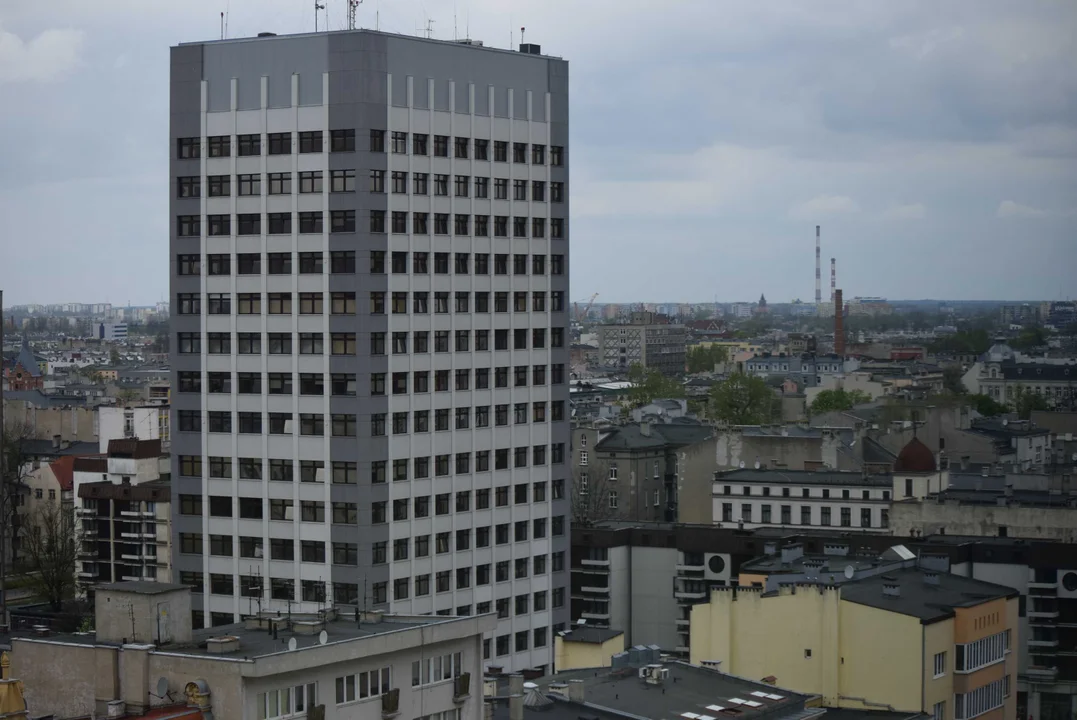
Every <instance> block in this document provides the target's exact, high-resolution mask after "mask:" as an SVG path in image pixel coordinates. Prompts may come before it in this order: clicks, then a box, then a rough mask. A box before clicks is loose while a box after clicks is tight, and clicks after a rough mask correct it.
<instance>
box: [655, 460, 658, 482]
mask: <svg viewBox="0 0 1077 720" xmlns="http://www.w3.org/2000/svg"><path fill="white" fill-rule="evenodd" d="M654 477H655V479H658V461H657V460H655V461H654Z"/></svg>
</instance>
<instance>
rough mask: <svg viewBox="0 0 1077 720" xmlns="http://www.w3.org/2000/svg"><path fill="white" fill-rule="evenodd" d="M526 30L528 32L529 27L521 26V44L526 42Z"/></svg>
mask: <svg viewBox="0 0 1077 720" xmlns="http://www.w3.org/2000/svg"><path fill="white" fill-rule="evenodd" d="M525 32H527V28H525V27H522V28H520V44H521V45H523V44H524V33H525Z"/></svg>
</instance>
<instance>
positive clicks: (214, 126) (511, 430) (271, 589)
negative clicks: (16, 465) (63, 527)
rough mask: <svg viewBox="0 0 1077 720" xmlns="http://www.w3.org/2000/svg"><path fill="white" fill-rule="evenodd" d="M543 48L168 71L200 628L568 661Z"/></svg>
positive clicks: (511, 665) (563, 195) (562, 223)
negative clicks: (330, 630) (465, 643)
mask: <svg viewBox="0 0 1077 720" xmlns="http://www.w3.org/2000/svg"><path fill="white" fill-rule="evenodd" d="M538 50H539V48H538V46H535V45H524V46H522V47H521V52H509V51H504V50H496V49H491V48H483V47H479V46H476V45H463V44H460V43H453V42H442V41H432V40H427V39H423V38H415V37H410V36H396V35H389V34H385V33H377V32H371V31H347V32H338V33H328V34H318V35H311V34H307V35H297V36H288V37H275V36H267V37H259V38H245V39H240V40H227V41H221V42H207V43H192V44H185V45H180V46H178V47H175V48H173V49H172V76H171V82H172V95H171V97H172V107H171V128H170V148H169V152H170V155H171V157H172V161H171V168H170V174H171V182H172V188H173V192H172V201H171V214H172V215H173V222H172V237H171V248H170V252H171V262H172V278H171V292H172V306H171V309H172V311H173V314H172V319H171V323H170V327H171V329H172V332H173V333H174V335H173V343H172V357H171V367H172V369H173V372H174V378H173V383H172V387H173V397H172V402H173V404H174V406H175V408H176V411H175V412H176V418H177V426H176V427H175V428H173V430H174V433H173V438H172V441H173V446H172V452H173V459H174V460H173V473H172V477H173V486H172V487H173V490H174V492H175V493H176V495H178V496H179V497H178V501H177V503H176V506H177V507H180V508H189V509H190V510H189V512H183V511H182V510H181V511H180V512H179V514H177V515H176V516H175V528H176V536H177V542H176V545H177V548H178V553H177V557H176V567H177V568H178V569H179V570H180V571H181V572H185V573H194V574H197V575H200V576H201V577H202V578H203V587H204V588H205V590H206V591H205V592H200V593H196V594H195V597H194V604H195V609H196V610H197V611H198V612H201V613H203V615H202V616H201V617H203V618H204V620H205V621H206V622H207V623H210V624H216V623H222V622H231V621H233V620H234V619H237V618H239V617H240V616H242V615H243V614H245V613H247V612H248V611H249V608H250V606H251V597H253V596H257V598H258V600H259V602H260V603H261V606H262V607H263V608H267V609H272V610H279V611H281V612H287V611H289V610H290V611H292V612H297V611H299V612H302V611H315V610H317V609H318V608H320V607H322V606H323V605H324V603H325V602H326V600H327V599H329V600H332V601H334V602H336V603H337V604H340V605H348V606H358V607H363V608H368V607H372V608H381V609H386V610H390V611H393V612H401V613H414V614H422V613H438V614H452V613H455V614H461V615H466V614H483V613H487V612H491V611H496V612H497V614H498V619H499V621H498V624H497V629H496V630H495V631H493V632H491V633H490V636H489V637H488V638H487V641H486V645H487V650H488V657H489V660H490V662H491V663H493V664H497V665H501V666H503V667H505V668H507V669H516V668H529V667H546V666H548V665H549V664H550V663H551V660H552V658H551V656H552V647H553V642H552V636H553V634H554V633H555V632H556V631H557V630H558V629H559V628H563V627H564V625H565V623H566V622H567V617H568V607H567V600H566V587H567V585H568V572H567V569H568V567H567V566H568V563H567V551H568V515H569V507H568V500H567V497H568V495H567V487H566V486H567V485H568V484H569V472H568V469H567V464H566V462H565V455H566V450H567V444H568V441H569V427H568V412H567V410H568V409H567V401H568V384H567V380H568V378H567V373H566V366H567V365H568V362H569V347H568V339H567V337H566V336H567V334H568V332H567V330H568V324H569V320H568V314H567V312H566V311H567V306H566V296H567V290H568V265H567V262H568V257H569V255H568V240H567V218H568V202H567V200H568V196H567V181H568V163H567V156H566V152H567V145H568V142H567V141H568V75H567V73H568V66H567V63H565V62H564V61H562V60H559V59H555V58H550V57H546V56H543V55H540V54H538ZM196 501H197V502H196ZM215 577H217V578H227V579H228V582H223V581H222V582H219V583H216V584H214V583H213V582H212V580H213V578H215ZM255 588H257V589H255Z"/></svg>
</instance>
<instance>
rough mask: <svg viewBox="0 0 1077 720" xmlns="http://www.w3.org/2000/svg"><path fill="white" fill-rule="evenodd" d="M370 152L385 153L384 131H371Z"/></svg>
mask: <svg viewBox="0 0 1077 720" xmlns="http://www.w3.org/2000/svg"><path fill="white" fill-rule="evenodd" d="M370 152H377V153H383V152H385V131H384V130H371V131H370Z"/></svg>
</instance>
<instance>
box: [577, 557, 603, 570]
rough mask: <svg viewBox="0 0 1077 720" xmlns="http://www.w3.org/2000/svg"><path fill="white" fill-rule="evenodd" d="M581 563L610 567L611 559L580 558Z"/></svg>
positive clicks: (586, 565) (590, 565)
mask: <svg viewBox="0 0 1077 720" xmlns="http://www.w3.org/2000/svg"><path fill="white" fill-rule="evenodd" d="M580 565H583V566H585V567H588V566H589V567H602V568H608V567H609V566H610V561H609V560H591V559H590V558H580Z"/></svg>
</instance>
